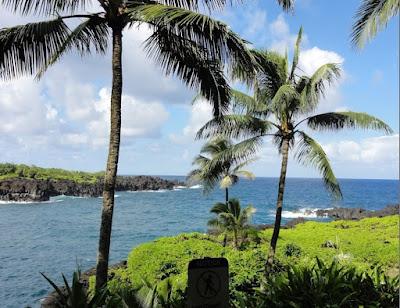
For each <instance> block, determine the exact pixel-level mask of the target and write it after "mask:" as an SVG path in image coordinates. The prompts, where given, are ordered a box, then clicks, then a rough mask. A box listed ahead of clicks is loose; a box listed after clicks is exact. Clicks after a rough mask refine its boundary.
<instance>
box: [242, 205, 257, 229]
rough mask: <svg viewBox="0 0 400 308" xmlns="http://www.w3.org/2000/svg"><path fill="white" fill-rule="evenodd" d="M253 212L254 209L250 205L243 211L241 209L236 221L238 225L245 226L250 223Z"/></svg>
mask: <svg viewBox="0 0 400 308" xmlns="http://www.w3.org/2000/svg"><path fill="white" fill-rule="evenodd" d="M255 212H256V209H255V208H254V207H253V206H252V205H248V206H247V207H246V208H245V209H243V210H242V212H241V213H240V216H239V219H238V222H239V225H240V226H246V225H247V224H248V223H249V222H250V220H251V218H252V216H253V214H254V213H255Z"/></svg>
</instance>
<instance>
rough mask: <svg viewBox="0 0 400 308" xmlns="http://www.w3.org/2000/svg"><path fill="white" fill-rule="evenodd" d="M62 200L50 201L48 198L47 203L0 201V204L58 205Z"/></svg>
mask: <svg viewBox="0 0 400 308" xmlns="http://www.w3.org/2000/svg"><path fill="white" fill-rule="evenodd" d="M63 201H64V200H62V199H55V200H52V199H51V198H50V200H48V201H3V200H1V201H0V204H42V203H59V202H63Z"/></svg>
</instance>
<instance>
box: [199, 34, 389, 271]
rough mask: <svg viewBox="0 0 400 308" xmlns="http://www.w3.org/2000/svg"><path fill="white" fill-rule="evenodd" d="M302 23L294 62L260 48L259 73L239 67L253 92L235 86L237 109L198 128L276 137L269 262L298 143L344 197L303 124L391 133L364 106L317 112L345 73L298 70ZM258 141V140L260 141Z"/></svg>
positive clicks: (203, 132) (299, 154)
mask: <svg viewBox="0 0 400 308" xmlns="http://www.w3.org/2000/svg"><path fill="white" fill-rule="evenodd" d="M301 36H302V29H300V31H299V35H298V37H297V41H296V45H295V51H294V57H293V61H292V66H291V68H290V69H289V63H288V62H289V61H288V57H287V55H286V56H282V55H280V54H278V53H275V52H270V51H264V50H254V51H253V53H254V55H255V57H256V58H257V61H258V62H259V64H260V69H259V71H257V72H256V74H252V73H251V72H250V73H248V72H249V71H247V72H242V71H240V70H238V71H237V72H236V76H239V77H241V78H242V79H244V80H245V81H246V82H247V83H248V84H249V85H252V89H253V91H254V93H253V95H252V96H250V95H247V94H245V93H242V92H239V91H232V99H233V107H232V108H233V110H234V111H235V112H236V113H234V114H226V115H223V116H221V117H220V118H219V119H212V120H210V121H209V122H208V123H206V124H205V125H204V126H203V127H202V128H201V129H200V130H199V132H198V134H197V137H198V138H209V137H210V136H213V135H215V134H221V135H224V136H226V137H231V138H248V137H249V136H250V137H251V138H250V139H246V140H245V141H242V142H246V143H247V144H249V143H250V144H251V143H253V142H254V143H257V142H258V144H256V145H255V146H253V147H251V150H252V151H256V150H257V148H258V147H259V144H260V141H261V140H262V138H264V137H268V136H269V137H272V140H273V142H274V144H275V145H276V146H277V148H278V150H279V153H280V156H281V159H282V161H281V172H280V177H279V187H278V197H277V202H276V217H275V224H274V231H273V234H272V238H271V244H270V251H269V255H268V264H269V265H271V264H272V262H273V259H274V255H275V249H276V244H277V240H278V236H279V231H280V226H281V218H282V205H283V196H284V190H285V180H286V170H287V164H288V156H289V151H290V150H292V149H293V148H296V151H295V158H296V159H297V160H298V161H299V162H300V163H302V164H304V165H311V166H313V167H315V168H316V169H317V170H318V171H319V172H320V173H321V175H322V178H323V181H324V184H325V186H326V188H327V189H328V190H329V191H330V192H331V193H332V194H333V196H335V197H338V198H341V197H342V193H341V190H340V187H339V183H338V181H337V180H336V177H335V175H334V173H333V170H332V167H331V165H330V163H329V160H328V157H327V155H326V153H325V151H324V150H323V148H322V147H321V145H320V144H319V143H318V142H317V141H316V140H314V139H313V138H312V137H311V136H309V135H308V133H306V132H305V131H304V130H302V129H301V126H302V125H303V124H307V128H308V129H311V130H315V131H328V130H332V131H338V130H341V129H344V128H362V129H375V130H383V131H384V132H385V133H391V132H392V130H391V128H390V127H389V126H388V125H386V124H385V123H384V122H383V121H381V120H379V119H377V118H375V117H373V116H371V115H368V114H366V113H361V112H351V111H346V112H328V113H322V114H317V115H310V114H312V113H313V112H314V111H315V110H316V108H317V106H318V104H319V102H320V98H321V96H323V95H324V93H325V89H326V85H328V84H330V83H331V82H332V81H334V79H336V78H338V77H339V75H340V68H339V66H338V65H337V64H333V63H329V64H325V65H323V66H321V67H319V68H318V69H317V70H316V71H315V73H314V74H313V75H312V76H311V77H308V76H298V75H297V72H298V71H301V70H298V69H297V64H298V59H299V47H300V42H301ZM257 145H258V146H257Z"/></svg>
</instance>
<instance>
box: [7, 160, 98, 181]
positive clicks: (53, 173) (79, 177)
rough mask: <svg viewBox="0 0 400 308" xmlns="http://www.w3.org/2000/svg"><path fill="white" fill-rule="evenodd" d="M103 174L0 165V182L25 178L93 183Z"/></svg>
mask: <svg viewBox="0 0 400 308" xmlns="http://www.w3.org/2000/svg"><path fill="white" fill-rule="evenodd" d="M102 175H103V172H96V173H90V172H82V171H68V170H64V169H56V168H41V167H36V166H27V165H16V164H8V163H6V164H0V180H6V179H14V178H26V179H38V180H48V179H53V180H71V181H74V182H77V183H95V182H97V181H98V180H99V179H100V178H102Z"/></svg>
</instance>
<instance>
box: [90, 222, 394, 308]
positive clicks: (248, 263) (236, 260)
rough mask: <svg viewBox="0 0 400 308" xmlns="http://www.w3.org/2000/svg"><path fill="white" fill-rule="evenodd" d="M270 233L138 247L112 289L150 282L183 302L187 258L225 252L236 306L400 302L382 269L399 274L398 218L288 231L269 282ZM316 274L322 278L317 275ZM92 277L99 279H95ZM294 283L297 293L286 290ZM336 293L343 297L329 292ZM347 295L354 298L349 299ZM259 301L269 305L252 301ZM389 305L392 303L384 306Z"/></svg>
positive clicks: (185, 238) (189, 237)
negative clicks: (231, 240) (236, 242)
mask: <svg viewBox="0 0 400 308" xmlns="http://www.w3.org/2000/svg"><path fill="white" fill-rule="evenodd" d="M271 233H272V230H264V231H260V232H258V236H259V238H260V241H257V240H250V241H249V240H248V241H246V242H244V243H243V244H242V245H241V249H240V250H237V249H234V248H233V247H232V246H230V245H228V246H225V247H224V246H223V245H222V243H221V242H222V240H221V236H212V235H204V234H199V233H190V234H180V235H178V236H175V237H165V238H160V239H158V240H155V241H153V242H149V243H145V244H142V245H139V246H138V247H136V248H134V249H133V250H132V252H131V253H130V254H129V258H128V267H127V269H118V270H114V271H113V276H114V278H113V279H112V280H111V281H110V282H109V290H110V292H111V293H115V294H120V293H121V292H127V291H129V290H137V289H138V288H141V287H142V286H143V284H146V285H147V286H149V285H150V286H153V289H154V288H156V289H157V290H158V292H159V293H160V294H161V295H162V294H164V296H165V294H166V292H172V293H171V294H170V298H171V300H174V301H175V302H182V301H183V299H184V297H185V289H186V283H187V266H188V263H189V261H190V260H192V259H195V258H203V257H225V258H227V259H228V261H229V271H230V296H231V300H232V303H233V304H235V305H236V306H240V307H246V306H248V307H249V305H250V306H251V307H265V306H268V307H270V306H272V307H288V306H290V305H289V303H290V302H293V303H296V305H294V306H293V307H309V306H310V305H311V304H315V305H321V303H327V304H331V305H333V306H334V305H335V304H337V305H339V304H340V302H344V303H348V305H347V306H346V307H358V305H359V304H365V305H367V304H368V303H369V304H370V305H373V306H374V307H376V306H377V305H376V301H377V299H379V300H382V301H383V299H384V301H383V302H382V303H381V305H383V307H396V305H395V304H393V303H394V302H393V301H395V300H396V299H397V300H398V297H397V296H396V295H397V293H398V280H396V279H395V280H392V279H389V278H388V277H386V276H385V275H384V273H385V274H386V275H389V276H392V277H393V276H396V277H397V276H398V270H399V269H398V267H397V261H398V217H397V216H388V217H384V218H366V219H363V220H360V221H334V222H330V223H320V222H307V223H304V224H299V225H297V226H296V227H295V228H293V229H283V230H282V232H281V234H280V240H281V242H282V245H280V246H279V247H278V249H277V259H278V260H279V262H277V264H276V268H275V271H276V273H275V274H273V275H270V276H268V277H267V280H266V282H265V275H264V266H265V262H266V253H265V252H266V251H267V249H268V242H269V240H270V237H271ZM327 242H330V243H331V244H332V245H331V244H327ZM316 257H317V258H318V259H316ZM342 267H343V268H342ZM340 268H342V269H341V270H339V269H340ZM318 275H319V277H320V279H319V280H318V279H316V278H313V277H317V276H318ZM93 278H94V277H93ZM262 281H264V282H262ZM91 282H92V285H93V279H92V281H91ZM264 283H265V284H266V285H264ZM266 286H268V287H266ZM335 286H337V289H336V288H335ZM260 287H261V289H260ZM289 289H290V290H293V291H291V292H292V293H291V294H289V293H290V292H289V293H286V295H285V292H288V290H289ZM303 289H304V292H303V293H301V292H300V291H301V290H303ZM168 290H169V291H168ZM171 290H172V291H171ZM260 290H261V291H260ZM335 290H336V291H335ZM351 290H353V291H351ZM328 291H329V292H328ZM330 292H339V293H340V294H341V295H340V296H339V295H338V294H339V293H338V294H337V295H335V296H329V295H328V294H330ZM352 292H355V293H354V294H352ZM363 292H364V293H363ZM396 292H397V293H396ZM301 294H303V295H301ZM313 294H314V295H313ZM332 294H333V293H332ZM334 294H336V293H334ZM347 295H349V297H348V298H345V297H346V296H347ZM367 295H368V296H367ZM271 301H275V304H271ZM243 303H244V304H243ZM254 303H259V304H260V303H263V304H260V305H259V306H254V305H253V304H254ZM384 303H391V304H387V305H386V306H385V304H384ZM356 304H357V305H356ZM241 305H242V306H241ZM274 305H275V306H274ZM307 305H308V306H307ZM311 306H313V305H311ZM378 306H379V305H378ZM159 307H164V306H159ZM165 307H166V306H165Z"/></svg>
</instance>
